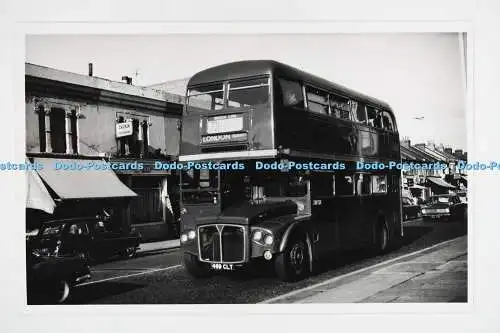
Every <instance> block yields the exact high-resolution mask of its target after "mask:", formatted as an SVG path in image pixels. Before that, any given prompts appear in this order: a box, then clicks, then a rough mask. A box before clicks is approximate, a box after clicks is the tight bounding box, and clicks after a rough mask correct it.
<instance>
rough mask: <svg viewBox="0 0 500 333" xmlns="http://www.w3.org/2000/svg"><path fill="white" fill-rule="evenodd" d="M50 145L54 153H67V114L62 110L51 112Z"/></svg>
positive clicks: (57, 109) (54, 109) (56, 109)
mask: <svg viewBox="0 0 500 333" xmlns="http://www.w3.org/2000/svg"><path fill="white" fill-rule="evenodd" d="M50 143H51V146H52V152H53V153H65V152H66V112H65V111H64V109H61V108H52V109H51V110H50Z"/></svg>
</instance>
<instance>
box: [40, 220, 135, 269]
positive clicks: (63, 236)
mask: <svg viewBox="0 0 500 333" xmlns="http://www.w3.org/2000/svg"><path fill="white" fill-rule="evenodd" d="M140 242H141V236H140V234H138V233H136V232H131V233H124V232H116V231H112V230H108V229H106V227H105V224H104V223H103V221H102V219H100V218H99V217H85V218H71V219H60V220H53V221H48V222H45V223H44V224H43V225H42V226H41V227H40V230H39V232H38V235H37V236H36V237H35V238H33V239H32V240H31V243H32V247H34V248H37V249H38V251H39V252H40V253H41V254H53V253H58V254H65V255H71V254H73V255H77V254H79V253H84V254H85V256H86V257H87V258H88V259H89V260H91V261H96V260H103V259H108V258H110V257H113V256H122V257H127V258H131V257H133V256H134V255H135V254H136V251H137V250H138V249H139V245H140Z"/></svg>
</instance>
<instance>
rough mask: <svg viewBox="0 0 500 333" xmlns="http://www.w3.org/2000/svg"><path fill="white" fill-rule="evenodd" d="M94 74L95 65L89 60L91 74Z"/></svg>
mask: <svg viewBox="0 0 500 333" xmlns="http://www.w3.org/2000/svg"><path fill="white" fill-rule="evenodd" d="M93 75H94V65H93V64H92V63H91V62H89V76H93Z"/></svg>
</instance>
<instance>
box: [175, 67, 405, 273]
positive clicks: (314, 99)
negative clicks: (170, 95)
mask: <svg viewBox="0 0 500 333" xmlns="http://www.w3.org/2000/svg"><path fill="white" fill-rule="evenodd" d="M180 149H181V150H180V156H179V162H180V163H181V164H182V165H183V167H184V170H183V171H182V175H181V207H182V208H181V249H182V252H183V260H184V266H185V267H186V269H187V271H188V272H189V273H190V274H191V275H193V276H195V277H201V276H206V275H208V274H210V273H211V272H213V271H214V270H235V269H238V268H239V267H240V266H244V265H247V264H249V263H250V262H252V261H254V260H262V261H267V262H268V263H269V264H270V265H274V269H275V271H276V273H277V275H278V276H279V277H280V278H281V279H283V280H285V281H294V280H299V279H302V278H304V277H306V276H307V275H308V274H310V273H311V272H313V270H314V267H315V264H316V263H317V260H318V258H320V257H323V255H324V254H333V253H341V251H345V250H350V249H354V248H360V247H366V248H369V249H371V250H372V251H374V253H379V252H383V251H386V250H387V249H388V248H389V247H390V246H391V245H392V244H396V243H397V241H398V240H399V239H400V238H401V237H402V234H403V231H402V225H401V220H402V218H401V198H400V197H401V196H400V188H401V185H400V182H401V173H400V170H397V169H396V168H391V169H389V168H388V167H387V166H388V164H389V162H391V161H392V162H393V161H396V162H399V161H400V146H399V134H398V131H397V126H396V120H395V117H394V114H393V112H392V110H391V107H390V106H389V105H388V104H387V103H386V102H383V101H381V100H378V99H375V98H372V97H369V96H366V95H363V94H360V93H358V92H355V91H353V90H350V89H347V88H345V87H343V86H341V85H338V84H335V83H333V82H330V81H327V80H325V79H322V78H320V77H317V76H314V75H311V74H308V73H306V72H304V71H301V70H299V69H296V68H293V67H291V66H288V65H285V64H282V63H279V62H276V61H271V60H251V61H240V62H232V63H227V64H223V65H220V66H216V67H212V68H209V69H206V70H203V71H201V72H199V73H197V74H195V75H194V76H193V77H192V78H191V79H190V80H189V82H188V86H187V94H186V105H185V110H184V115H183V120H182V130H181V148H180ZM373 163H376V166H378V167H374V166H375V165H373ZM360 165H363V166H367V165H370V166H372V168H370V169H369V168H360ZM381 166H382V167H381ZM383 166H385V167H383Z"/></svg>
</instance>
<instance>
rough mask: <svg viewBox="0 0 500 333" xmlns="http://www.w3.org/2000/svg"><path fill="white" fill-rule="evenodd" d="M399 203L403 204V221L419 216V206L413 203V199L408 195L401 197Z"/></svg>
mask: <svg viewBox="0 0 500 333" xmlns="http://www.w3.org/2000/svg"><path fill="white" fill-rule="evenodd" d="M401 204H402V206H403V221H406V220H409V219H412V218H419V217H420V216H421V215H422V214H421V212H420V206H419V205H416V204H414V203H413V200H412V199H410V198H408V197H402V198H401Z"/></svg>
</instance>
